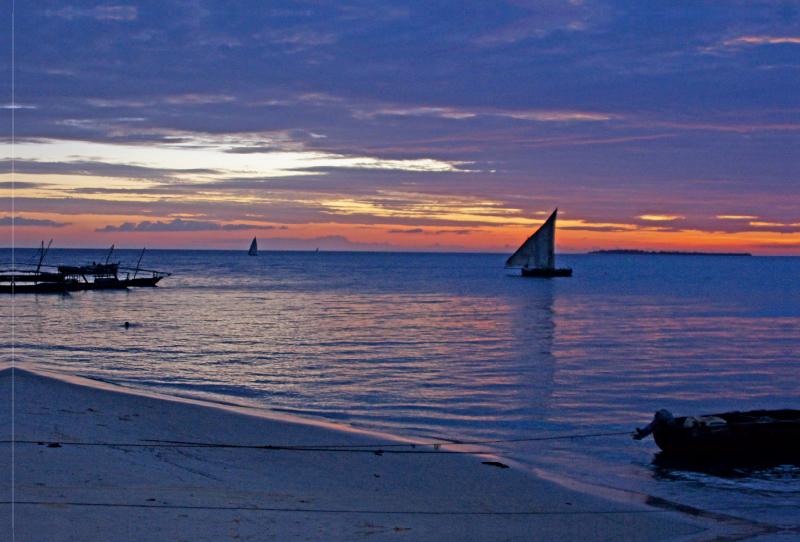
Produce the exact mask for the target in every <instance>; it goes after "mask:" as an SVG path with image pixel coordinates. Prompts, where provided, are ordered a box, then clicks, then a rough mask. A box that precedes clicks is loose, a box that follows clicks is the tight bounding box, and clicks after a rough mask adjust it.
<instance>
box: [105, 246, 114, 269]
mask: <svg viewBox="0 0 800 542" xmlns="http://www.w3.org/2000/svg"><path fill="white" fill-rule="evenodd" d="M112 252H114V245H111V250H109V251H108V256H106V265H108V260H110V259H111V253H112Z"/></svg>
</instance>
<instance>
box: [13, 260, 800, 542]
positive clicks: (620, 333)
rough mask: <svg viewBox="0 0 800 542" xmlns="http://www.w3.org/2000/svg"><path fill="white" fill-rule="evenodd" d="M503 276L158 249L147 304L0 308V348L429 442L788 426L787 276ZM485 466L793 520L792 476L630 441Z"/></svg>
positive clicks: (584, 263)
mask: <svg viewBox="0 0 800 542" xmlns="http://www.w3.org/2000/svg"><path fill="white" fill-rule="evenodd" d="M33 253H34V251H32V250H17V251H16V253H15V259H16V260H17V261H27V260H28V259H30V258H31V257H32V255H33ZM137 257H138V252H137V251H133V250H130V251H125V250H123V251H118V252H115V254H114V259H115V260H122V263H123V265H126V264H127V265H135V263H136V258H137ZM506 257H507V256H506V255H497V254H494V255H493V254H414V253H344V252H262V253H260V254H259V256H258V257H249V256H247V253H246V251H237V252H225V251H157V250H154V251H152V252H151V251H148V252H147V253H146V255H145V258H144V260H143V261H142V267H145V268H148V269H159V270H164V271H168V272H171V273H173V276H171V277H168V278H166V279H164V280H163V281H162V283H161V285H160V286H159V287H158V288H140V289H132V290H128V291H86V292H73V293H71V294H69V295H18V296H15V297H14V298H13V299H12V298H11V297H10V296H6V297H4V298H3V305H2V306H3V318H4V321H10V318H8V317H10V316H11V315H12V313H13V317H14V318H13V325H10V326H3V330H2V331H1V332H0V333H2V335H1V336H0V340H1V341H2V343H3V350H4V352H11V353H12V355H13V358H14V360H15V361H16V362H20V363H27V364H30V365H32V366H34V367H39V368H42V369H55V370H58V371H62V372H67V373H71V374H75V375H79V376H86V377H90V378H95V379H102V380H106V381H110V382H114V383H117V384H121V385H125V386H129V387H134V388H139V389H147V390H152V391H157V392H160V393H167V394H173V395H181V396H188V397H195V398H201V399H207V400H211V401H220V402H236V403H239V404H248V405H254V406H259V407H264V408H269V409H274V410H279V411H283V412H289V413H292V414H296V415H299V416H305V417H309V418H316V419H319V418H322V419H326V420H328V421H334V422H340V423H344V424H348V425H351V426H354V427H357V428H361V429H370V430H379V431H382V432H388V433H394V434H397V435H401V436H407V437H418V438H425V439H446V440H460V441H474V440H497V439H529V438H539V437H560V436H566V435H578V434H590V433H592V434H593V433H610V432H621V431H629V430H633V428H634V427H636V426H639V427H642V426H644V425H645V424H647V423H648V422H649V421H650V419H651V418H652V416H653V413H654V412H655V411H656V410H658V409H661V408H666V409H668V410H670V411H672V412H673V413H674V414H675V415H676V416H680V415H687V414H688V415H694V414H709V413H716V412H724V411H730V410H751V409H756V408H763V409H771V408H800V258H760V257H722V256H717V257H702V256H691V257H689V256H621V255H564V256H558V258H557V259H558V263H559V265H560V266H571V267H572V268H573V269H574V276H573V277H572V278H562V279H526V278H521V277H518V276H515V274H514V273H513V272H509V271H505V270H503V262H504V261H505V258H506ZM0 259H2V260H3V261H9V260H10V259H11V254H10V251H7V250H6V251H0ZM104 259H105V255H104V254H103V252H102V251H99V250H95V251H92V250H54V251H51V253H50V254H48V256H47V262H46V263H49V264H67V263H70V264H82V263H88V262H90V261H102V260H104ZM126 321H128V322H130V324H131V325H130V326H129V327H128V328H125V327H124V322H126ZM12 347H13V348H12ZM198 437H199V438H200V437H202V431H201V430H200V431H199V434H198ZM484 449H488V450H492V451H494V452H496V453H498V454H500V455H502V456H505V457H508V458H511V459H514V460H516V461H518V462H521V463H523V464H526V465H529V466H532V467H535V468H541V469H545V470H548V471H550V472H553V473H555V474H556V475H558V476H563V477H567V478H572V479H576V480H580V481H582V482H586V483H589V484H595V485H601V486H606V487H613V488H619V489H627V490H632V491H637V492H641V493H645V494H649V495H654V496H658V497H662V498H665V499H669V500H671V501H674V502H678V503H681V504H685V505H690V506H695V507H698V508H703V509H707V510H716V511H720V512H725V513H728V514H731V515H737V516H741V517H746V518H752V519H757V520H760V521H765V522H768V523H772V524H775V525H796V524H797V520H796V517H797V516H798V515H800V505H798V502H800V464H784V465H780V464H777V465H756V466H741V465H729V466H721V467H719V468H713V469H710V468H706V467H698V466H696V465H687V464H676V463H674V462H670V461H665V460H664V459H663V458H660V457H659V456H658V455H657V451H658V449H657V447H656V446H655V444H654V443H653V441H652V439H648V440H646V441H642V442H634V441H633V440H631V438H630V437H629V436H627V435H616V436H606V437H593V438H583V439H567V440H550V441H538V442H515V443H506V444H494V445H492V446H490V447H489V446H487V447H485V448H484ZM798 463H800V462H798ZM782 539H783V538H782Z"/></svg>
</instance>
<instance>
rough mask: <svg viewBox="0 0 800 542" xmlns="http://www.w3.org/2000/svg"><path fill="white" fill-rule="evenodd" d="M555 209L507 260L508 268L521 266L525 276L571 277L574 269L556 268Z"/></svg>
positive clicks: (556, 211)
mask: <svg viewBox="0 0 800 542" xmlns="http://www.w3.org/2000/svg"><path fill="white" fill-rule="evenodd" d="M557 213H558V209H556V210H555V211H553V214H552V215H550V218H548V219H547V220H546V221H545V223H544V224H542V226H541V227H540V228H539V229H538V230H536V233H534V234H533V235H531V236H530V237H528V240H527V241H525V242H524V243H522V246H521V247H519V248H518V249H517V251H516V252H515V253H514V254H513V255H512V256H511V257H510V258H509V259H508V261H506V266H505V267H506V269H514V268H520V269H521V270H522V276H523V277H571V276H572V269H570V268H564V269H556V256H555V247H556V214H557Z"/></svg>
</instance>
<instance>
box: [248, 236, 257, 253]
mask: <svg viewBox="0 0 800 542" xmlns="http://www.w3.org/2000/svg"><path fill="white" fill-rule="evenodd" d="M247 253H248V254H249V255H250V256H258V244H257V243H256V238H255V237H253V242H252V243H250V250H248V251H247Z"/></svg>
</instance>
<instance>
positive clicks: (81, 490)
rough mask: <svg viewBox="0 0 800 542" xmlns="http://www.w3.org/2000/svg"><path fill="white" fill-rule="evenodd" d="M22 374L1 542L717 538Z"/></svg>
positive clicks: (5, 395)
mask: <svg viewBox="0 0 800 542" xmlns="http://www.w3.org/2000/svg"><path fill="white" fill-rule="evenodd" d="M13 373H14V378H13V394H12V369H10V368H6V369H4V370H2V371H1V372H0V386H2V387H1V388H0V389H1V390H2V393H0V397H1V400H2V412H3V415H2V426H1V430H2V440H3V443H4V444H3V447H2V450H3V452H2V453H3V456H4V458H5V459H4V461H3V462H2V465H0V470H1V471H2V474H1V475H0V476H1V478H0V479H1V480H2V492H3V499H2V501H3V504H2V518H3V519H2V525H3V526H2V529H0V539H2V540H12V539H13V540H16V541H29V540H30V541H33V540H54V541H56V540H95V541H99V540H114V541H125V540H137V541H142V540H187V541H200V540H360V539H365V540H376V541H378V540H431V541H434V540H435V541H447V540H582V541H594V540H597V541H599V540H629V541H634V540H649V541H653V540H702V539H706V538H708V537H709V536H711V535H712V533H711V531H713V528H711V531H710V530H709V526H708V525H704V524H703V523H702V521H700V520H697V519H692V518H691V517H690V516H688V515H680V514H677V513H673V512H669V511H668V510H665V509H664V508H655V507H649V506H644V505H638V504H635V503H631V502H628V503H625V502H620V501H614V500H607V499H604V498H600V497H597V496H592V495H589V494H587V493H584V492H578V491H573V490H570V489H567V488H565V487H563V486H562V485H558V484H555V483H553V482H550V481H546V480H544V479H542V478H540V477H537V476H535V475H534V474H533V473H531V472H527V471H526V470H524V469H522V468H520V467H518V466H516V465H514V464H510V467H509V468H502V467H499V466H496V465H491V464H485V463H484V462H487V461H488V462H491V461H496V462H501V463H502V462H504V461H505V460H503V459H502V458H493V457H487V456H477V455H470V454H450V453H446V452H447V449H446V448H444V447H443V448H441V449H440V450H439V451H436V450H433V449H432V448H431V447H424V446H417V447H416V448H408V447H401V448H394V449H393V448H392V445H397V444H401V443H403V441H399V440H395V441H392V440H389V438H388V437H386V436H380V435H370V434H366V433H360V432H356V431H350V430H346V429H344V428H336V427H332V426H325V425H321V424H315V423H305V422H303V423H301V422H299V421H297V420H288V419H281V418H279V417H276V416H272V415H271V414H269V413H265V412H262V411H255V410H252V411H251V410H248V409H247V408H244V407H225V406H221V405H210V404H203V403H200V402H198V401H191V400H184V399H176V398H167V397H161V396H156V395H148V394H144V393H140V392H133V391H131V390H126V389H122V388H118V387H115V386H113V385H110V384H105V383H99V382H95V381H89V380H85V379H80V378H76V377H68V376H65V375H53V374H49V373H42V372H34V371H31V370H27V369H20V368H15V369H14V370H13ZM12 396H13V398H14V401H13V404H12V401H11V398H12ZM12 407H13V414H14V426H13V431H14V434H13V440H14V441H15V444H14V445H13V446H12V445H11V443H10V441H11V440H12V425H11V413H12ZM176 443H206V444H220V445H235V446H242V447H224V446H187V445H185V444H176ZM247 446H251V447H247ZM264 446H273V448H264ZM332 446H342V447H343V448H336V449H331V448H330V447H332ZM287 447H288V448H292V447H299V448H301V449H285V448H287ZM309 447H311V448H318V447H322V448H323V449H308V448H309ZM12 450H13V462H12V461H11V459H12ZM381 450H383V452H382V453H380V451H381ZM398 450H405V451H412V452H414V453H394V452H395V451H398ZM376 451H377V452H379V453H376ZM418 452H425V453H418ZM505 463H509V462H507V461H505ZM12 465H13V480H14V481H13V487H12V483H11V480H12ZM12 501H13V503H14V504H13V521H14V523H13V528H12V525H11V518H12ZM12 534H13V537H12Z"/></svg>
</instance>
